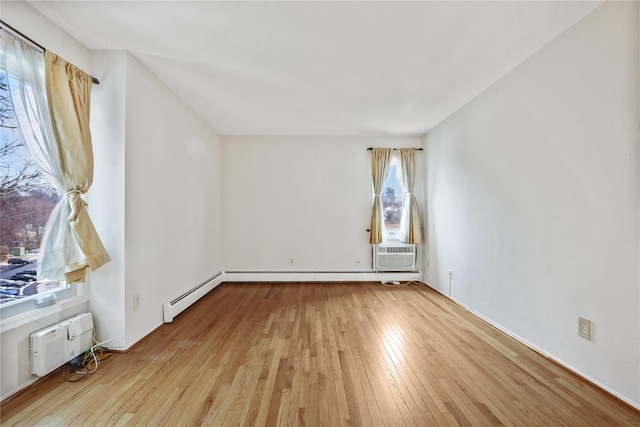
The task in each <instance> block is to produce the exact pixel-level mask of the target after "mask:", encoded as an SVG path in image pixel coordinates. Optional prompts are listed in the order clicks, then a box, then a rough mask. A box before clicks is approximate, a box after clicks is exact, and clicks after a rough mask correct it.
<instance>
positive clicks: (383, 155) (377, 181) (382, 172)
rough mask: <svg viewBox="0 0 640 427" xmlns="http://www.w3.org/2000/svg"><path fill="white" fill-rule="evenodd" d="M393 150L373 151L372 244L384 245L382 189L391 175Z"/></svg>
mask: <svg viewBox="0 0 640 427" xmlns="http://www.w3.org/2000/svg"><path fill="white" fill-rule="evenodd" d="M392 152H393V150H392V149H391V148H374V149H372V150H371V176H372V178H373V193H374V195H373V208H372V211H371V235H370V237H369V242H370V243H371V244H376V243H382V234H383V233H382V230H383V228H384V212H383V209H382V197H381V195H382V187H384V181H385V180H386V178H387V174H388V173H389V165H390V164H391V154H392Z"/></svg>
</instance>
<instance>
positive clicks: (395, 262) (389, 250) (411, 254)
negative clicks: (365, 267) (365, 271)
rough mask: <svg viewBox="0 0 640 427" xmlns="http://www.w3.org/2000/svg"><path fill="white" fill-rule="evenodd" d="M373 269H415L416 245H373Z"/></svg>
mask: <svg viewBox="0 0 640 427" xmlns="http://www.w3.org/2000/svg"><path fill="white" fill-rule="evenodd" d="M373 269H374V270H376V271H414V270H415V269H416V245H414V244H411V243H381V244H378V245H373Z"/></svg>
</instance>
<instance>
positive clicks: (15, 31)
mask: <svg viewBox="0 0 640 427" xmlns="http://www.w3.org/2000/svg"><path fill="white" fill-rule="evenodd" d="M0 27H6V28H7V29H8V30H9V31H11V32H14V33H16V34H17V35H18V36H20V37H22V38H23V39H25V40H26V41H28V42H29V43H31V44H32V45H34V46H35V47H37V48H38V49H41V50H42V51H43V52H44V51H45V50H47V49H45V47H44V46H42V45H41V44H40V43H37V42H36V41H34V40H33V39H32V38H30V37H27V36H25V35H24V34H22V33H21V32H20V31H18V30H16V29H15V28H13V27H12V26H11V25H9V24H7V23H6V22H4V21H3V20H0ZM90 77H91V83H93V84H94V85H99V84H100V80H98V79H96V78H95V77H93V76H90Z"/></svg>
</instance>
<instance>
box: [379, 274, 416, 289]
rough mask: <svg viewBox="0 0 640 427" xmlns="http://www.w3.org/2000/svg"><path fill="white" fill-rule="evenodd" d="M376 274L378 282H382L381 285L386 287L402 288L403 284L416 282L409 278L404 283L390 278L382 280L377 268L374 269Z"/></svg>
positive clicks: (407, 284)
mask: <svg viewBox="0 0 640 427" xmlns="http://www.w3.org/2000/svg"><path fill="white" fill-rule="evenodd" d="M376 276H378V280H380V283H381V284H382V286H386V287H387V288H404V287H405V286H409V285H410V284H412V283H415V284H417V283H418V282H414V281H413V280H409V281H408V282H406V283H401V282H399V281H398V280H392V281H388V280H383V279H382V277H380V274H378V270H376Z"/></svg>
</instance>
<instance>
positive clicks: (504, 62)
mask: <svg viewBox="0 0 640 427" xmlns="http://www.w3.org/2000/svg"><path fill="white" fill-rule="evenodd" d="M28 2H29V4H31V5H32V6H33V7H35V8H36V9H37V10H39V11H40V12H41V13H43V14H44V15H45V16H47V17H48V18H49V19H51V20H52V21H53V22H54V23H56V24H57V25H58V26H60V27H61V28H63V29H64V30H66V31H67V32H68V33H69V34H70V35H72V36H73V37H75V38H76V39H77V40H79V41H80V42H81V43H83V44H84V45H85V46H86V47H88V48H89V49H124V50H127V51H129V52H131V53H132V54H133V55H134V56H135V57H136V58H138V59H139V60H140V61H141V62H142V63H143V64H145V65H146V66H147V67H148V68H149V69H150V70H151V71H152V72H153V73H154V74H156V75H157V76H158V77H159V78H160V79H161V80H162V81H163V82H164V83H165V84H166V85H167V86H169V87H170V88H172V89H173V91H175V93H176V94H178V95H179V96H180V97H181V98H182V99H183V100H184V101H185V102H186V103H187V104H189V105H190V106H191V107H192V108H193V109H194V110H195V111H197V112H198V113H199V114H200V115H201V116H202V117H203V118H204V119H205V120H207V121H208V122H209V123H210V124H211V125H212V126H213V127H214V128H215V129H216V130H217V131H218V132H220V133H221V134H224V135H421V134H424V133H426V132H427V131H428V130H429V129H431V128H432V127H433V126H435V125H436V124H438V123H439V122H440V121H442V120H443V119H444V118H446V117H447V116H448V115H450V114H451V113H453V112H455V111H456V110H457V109H459V108H460V107H461V106H463V105H464V104H466V103H467V102H469V101H470V100H471V99H472V98H474V97H475V96H476V95H478V94H479V93H480V92H482V91H483V90H485V89H486V88H487V87H489V86H490V85H491V84H493V83H494V82H496V81H497V80H498V79H499V78H501V77H502V76H504V75H505V74H506V73H508V72H509V71H511V70H512V69H513V68H514V67H515V66H517V65H518V64H520V63H521V62H523V61H524V60H525V59H527V58H528V57H530V56H531V55H532V54H533V53H535V52H536V51H537V50H539V49H540V48H541V47H542V46H544V45H545V44H547V43H549V42H550V41H551V40H553V39H554V38H555V37H557V36H558V35H559V34H561V33H562V32H563V31H565V30H566V29H567V28H569V27H570V26H571V25H573V24H575V23H576V22H578V21H579V20H580V19H582V18H583V17H584V16H585V15H586V14H588V13H589V12H590V11H592V10H593V9H595V8H596V7H597V6H598V5H599V4H600V3H601V1H593V2H592V1H567V2H559V1H524V2H521V1H497V2H488V1H487V2H485V1H425V2H419V1H413V2H401V1H386V2H385V1H316V2H306V1H288V2H284V1H257V2H248V1H226V2H219V1H51V0H47V1H28ZM97 77H100V76H97Z"/></svg>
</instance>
